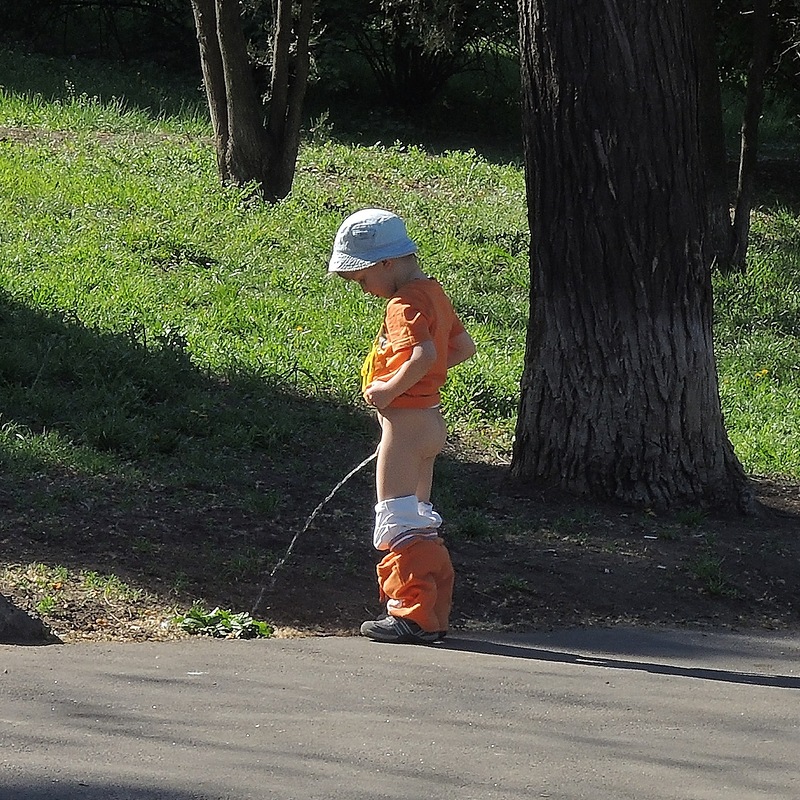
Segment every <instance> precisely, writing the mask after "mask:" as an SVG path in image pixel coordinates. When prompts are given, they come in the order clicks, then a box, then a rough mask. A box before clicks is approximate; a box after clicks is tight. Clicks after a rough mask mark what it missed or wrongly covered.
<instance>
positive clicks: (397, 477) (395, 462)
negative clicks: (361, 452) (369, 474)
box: [376, 408, 447, 502]
mask: <svg viewBox="0 0 800 800" xmlns="http://www.w3.org/2000/svg"><path fill="white" fill-rule="evenodd" d="M381 430H382V433H381V446H380V451H379V453H378V463H377V467H376V490H377V496H378V501H381V500H388V499H391V498H395V497H407V496H408V495H416V496H417V498H418V499H419V500H421V501H424V502H428V501H429V500H430V494H431V484H432V481H433V464H434V461H435V459H436V456H437V455H438V454H439V453H440V452H441V450H442V448H443V447H444V443H445V439H446V437H447V428H446V426H445V423H444V419H443V418H442V414H441V412H440V411H439V409H438V408H426V409H416V408H414V409H411V408H408V409H406V408H397V409H385V410H384V411H383V412H382V413H381Z"/></svg>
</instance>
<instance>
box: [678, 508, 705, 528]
mask: <svg viewBox="0 0 800 800" xmlns="http://www.w3.org/2000/svg"><path fill="white" fill-rule="evenodd" d="M707 516H708V514H707V513H706V512H705V511H703V510H701V509H698V508H687V509H683V510H681V511H678V512H677V513H676V514H675V519H676V520H677V521H678V522H679V523H680V524H681V525H685V526H686V527H687V528H699V527H700V526H701V525H702V524H703V521H704V520H705V519H706V517H707Z"/></svg>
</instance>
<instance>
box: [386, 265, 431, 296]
mask: <svg viewBox="0 0 800 800" xmlns="http://www.w3.org/2000/svg"><path fill="white" fill-rule="evenodd" d="M427 277H428V276H427V275H426V274H425V273H424V272H423V271H422V270H421V269H420V266H419V264H418V263H417V262H414V263H411V264H408V265H403V267H401V268H400V269H398V268H397V266H395V274H394V279H395V283H394V285H395V287H396V288H397V289H399V288H400V287H401V286H405V285H406V284H407V283H411V282H412V281H421V280H425V279H426V278H427Z"/></svg>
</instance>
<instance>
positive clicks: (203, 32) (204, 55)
mask: <svg viewBox="0 0 800 800" xmlns="http://www.w3.org/2000/svg"><path fill="white" fill-rule="evenodd" d="M192 12H193V14H194V24H195V29H196V30H197V43H198V45H199V47H200V66H201V68H202V70H203V86H204V87H205V91H206V99H207V101H208V110H209V114H210V116H211V128H212V130H213V131H214V151H215V152H216V155H217V171H218V172H219V176H220V178H221V179H222V181H223V182H224V183H228V182H229V181H230V180H231V175H230V173H229V172H228V166H227V160H226V158H225V154H226V153H227V152H228V100H227V97H226V93H225V75H224V71H223V67H222V54H221V53H220V49H219V40H218V38H217V12H216V6H215V0H192Z"/></svg>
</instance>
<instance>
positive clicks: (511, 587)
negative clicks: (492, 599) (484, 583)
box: [499, 575, 534, 594]
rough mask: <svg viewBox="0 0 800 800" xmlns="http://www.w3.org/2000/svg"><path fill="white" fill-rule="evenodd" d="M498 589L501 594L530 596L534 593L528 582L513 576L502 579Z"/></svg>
mask: <svg viewBox="0 0 800 800" xmlns="http://www.w3.org/2000/svg"><path fill="white" fill-rule="evenodd" d="M499 588H500V589H501V590H502V591H503V592H520V593H521V594H532V593H533V592H534V589H533V587H532V586H531V584H530V582H529V581H526V580H525V579H524V578H519V577H516V576H514V575H507V576H506V577H504V578H503V579H502V580H501V581H500V583H499Z"/></svg>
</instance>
